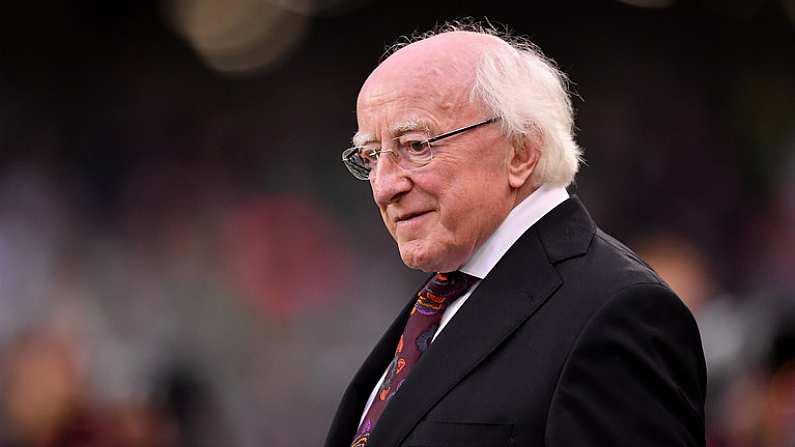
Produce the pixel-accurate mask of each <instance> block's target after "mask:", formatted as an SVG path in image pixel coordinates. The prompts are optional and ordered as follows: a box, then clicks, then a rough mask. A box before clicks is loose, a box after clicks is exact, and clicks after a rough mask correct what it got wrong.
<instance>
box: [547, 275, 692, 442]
mask: <svg viewBox="0 0 795 447" xmlns="http://www.w3.org/2000/svg"><path fill="white" fill-rule="evenodd" d="M705 393H706V367H705V364H704V354H703V351H702V348H701V338H700V335H699V332H698V328H697V326H696V323H695V320H694V319H693V316H692V315H691V314H690V311H689V310H688V309H687V307H685V305H684V304H683V303H682V302H681V301H680V300H679V298H678V297H677V296H676V295H675V294H674V293H673V292H672V291H671V290H670V289H668V288H667V287H665V286H663V285H660V284H642V285H634V286H631V287H629V288H626V289H624V290H623V291H621V292H619V293H618V294H616V295H615V296H614V297H613V298H612V299H610V300H609V301H608V302H607V303H606V304H604V305H603V306H602V308H601V309H599V310H598V311H597V312H596V313H595V314H594V315H593V316H592V317H591V319H590V320H589V322H588V323H587V324H586V325H585V326H584V327H583V329H582V331H581V333H580V334H579V336H578V338H577V340H576V342H575V343H574V346H573V348H572V349H571V351H570V353H569V355H568V358H567V360H566V362H565V363H564V366H563V369H562V372H561V375H560V377H559V379H558V384H557V387H556V389H555V393H554V395H553V398H552V402H551V405H550V409H549V414H548V418H547V428H546V445H547V446H549V447H557V446H599V447H602V446H627V447H630V446H631V447H637V446H666V447H673V446H704V445H705V439H704V399H705Z"/></svg>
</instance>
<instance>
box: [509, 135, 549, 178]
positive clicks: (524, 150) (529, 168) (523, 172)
mask: <svg viewBox="0 0 795 447" xmlns="http://www.w3.org/2000/svg"><path fill="white" fill-rule="evenodd" d="M540 155H541V138H540V135H537V134H535V135H529V136H526V137H524V138H521V139H518V138H517V139H516V141H515V142H514V144H513V151H512V153H511V156H510V158H509V160H508V183H509V184H510V185H511V187H512V188H515V189H519V188H521V187H523V186H524V185H525V184H526V183H527V182H528V179H529V178H530V176H531V175H532V174H533V171H535V168H536V164H538V158H539V156H540Z"/></svg>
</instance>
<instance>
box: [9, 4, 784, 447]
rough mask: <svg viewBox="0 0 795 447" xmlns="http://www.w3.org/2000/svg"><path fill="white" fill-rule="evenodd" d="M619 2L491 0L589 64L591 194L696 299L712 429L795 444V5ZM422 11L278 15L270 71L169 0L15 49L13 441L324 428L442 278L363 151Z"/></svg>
mask: <svg viewBox="0 0 795 447" xmlns="http://www.w3.org/2000/svg"><path fill="white" fill-rule="evenodd" d="M198 3H207V2H197V4H198ZM237 3H240V4H244V3H245V4H254V3H256V2H246V1H242V0H240V1H239V2H237ZM271 3H272V5H271V6H269V8H273V7H274V6H273V5H275V4H280V3H283V2H271ZM287 3H289V2H287ZM297 3H298V4H301V5H304V4H306V5H308V4H311V3H312V2H297ZM321 3H322V2H321ZM330 3H334V4H337V3H338V4H344V3H346V2H343V1H340V2H330ZM347 3H351V2H347ZM362 3H366V2H362ZM447 3H450V5H448V9H444V8H445V7H444V6H438V9H439V10H438V11H436V12H437V13H438V14H446V15H448V16H449V15H452V14H455V13H459V12H461V11H459V10H458V9H456V8H457V7H454V6H452V4H453V3H454V2H447ZM447 3H445V2H440V5H447ZM594 3H597V2H594ZM607 3H610V4H611V6H608V7H605V10H606V12H604V15H603V16H599V17H598V20H594V19H593V18H592V17H589V16H588V14H585V13H584V14H583V15H582V16H580V15H569V14H568V12H565V13H564V12H563V11H560V10H555V9H554V8H552V10H551V11H549V12H548V13H547V14H548V15H547V16H546V17H547V18H550V17H562V18H561V19H559V20H561V21H563V22H565V23H559V22H556V21H555V20H552V19H549V20H550V21H549V22H545V21H543V20H541V19H537V20H539V21H538V22H534V21H533V20H535V19H531V18H527V19H526V20H523V19H520V18H517V16H516V11H514V10H511V9H510V7H508V6H505V7H503V9H500V8H499V7H497V6H493V8H492V11H494V12H493V13H492V17H493V18H496V19H502V20H504V21H506V22H510V23H511V25H512V26H513V27H514V28H515V29H516V30H517V31H518V32H520V33H528V34H530V36H531V37H532V38H534V39H537V40H540V41H539V42H538V43H539V44H540V45H541V47H542V48H544V49H545V50H546V51H547V52H548V53H549V54H550V55H551V56H553V57H554V58H556V59H557V60H558V62H559V63H560V64H561V66H562V68H563V69H564V71H567V72H568V73H569V74H570V75H571V77H572V78H573V79H574V80H575V81H576V82H577V85H576V88H577V91H578V92H579V94H580V95H581V96H582V98H584V100H580V99H578V100H577V101H576V102H575V105H576V108H577V123H578V128H579V129H580V134H579V137H578V141H579V142H580V144H581V145H582V146H583V147H584V148H585V151H586V152H585V156H586V159H587V162H588V163H587V165H586V166H584V167H583V170H582V172H581V174H580V175H579V176H578V180H577V184H576V185H575V186H574V187H572V189H571V192H572V193H575V194H578V195H580V196H581V197H582V198H583V200H584V202H585V203H586V204H587V205H588V206H589V208H590V209H591V210H592V212H593V214H594V217H595V219H596V221H597V222H598V223H599V224H600V225H601V226H602V228H603V229H604V230H605V231H607V232H608V233H611V234H614V235H616V236H618V237H619V238H620V239H622V240H625V241H627V242H628V243H629V245H630V247H631V248H633V249H635V250H636V251H638V252H639V253H640V254H641V256H642V257H644V258H645V259H647V260H648V262H649V263H650V264H651V265H652V266H653V267H654V268H655V269H656V270H657V271H658V272H659V273H660V274H661V276H662V277H663V278H664V279H666V280H667V281H668V282H669V283H670V285H671V286H672V288H673V289H674V290H675V291H677V293H678V294H679V295H680V296H681V297H682V299H683V300H684V301H685V302H686V303H687V305H688V306H689V307H690V308H691V310H692V311H693V313H694V315H695V316H696V318H697V321H698V323H699V326H700V329H701V334H702V340H703V344H704V350H705V354H706V359H707V366H708V373H709V391H708V408H707V416H708V421H707V423H708V427H707V429H708V445H709V446H710V447H753V446H759V447H792V446H795V106H793V102H792V101H791V98H793V97H795V66H794V65H793V64H795V61H793V60H792V58H791V55H792V54H795V52H793V51H792V50H793V49H795V39H793V35H794V34H795V26H793V25H792V23H795V22H792V23H790V22H787V21H786V19H784V18H781V17H779V16H780V15H781V14H780V10H779V9H776V7H773V6H770V7H768V8H767V9H765V8H761V12H757V13H756V15H753V16H742V17H739V18H738V17H725V16H720V15H717V16H716V15H714V14H713V13H704V12H703V11H701V10H698V11H696V12H693V11H688V10H685V11H682V10H681V8H680V9H679V10H676V11H674V12H658V11H654V12H648V11H640V10H635V9H633V8H631V7H629V6H622V5H618V6H616V5H613V4H612V3H614V2H605V4H607ZM663 3H665V2H663ZM669 3H673V2H669ZM768 3H769V4H774V3H775V4H778V3H777V2H768ZM169 4H174V5H177V6H178V7H176V8H172V9H171V10H170V14H176V12H179V11H182V13H185V11H188V12H191V11H193V12H192V14H194V15H190V14H188V15H187V16H185V17H182V19H181V20H182V22H180V23H181V25H180V26H182V27H183V28H184V29H182V33H183V34H184V35H185V36H188V37H184V36H183V37H182V38H185V39H187V38H190V39H197V38H199V37H201V38H202V39H207V38H208V36H212V35H215V34H213V33H211V32H208V33H204V34H202V32H201V31H202V30H203V29H204V28H201V27H199V28H196V27H197V26H198V25H197V23H198V22H197V21H196V20H199V19H198V18H196V17H200V18H203V19H202V20H209V23H215V22H213V20H211V19H213V18H214V17H216V14H220V13H221V12H219V11H220V10H218V9H212V8H210V9H201V10H198V9H197V10H191V9H190V8H189V7H188V6H190V4H191V2H169ZM180 8H182V9H180ZM186 8H187V9H186ZM593 8H597V9H598V8H599V7H593ZM771 8H772V9H771ZM222 9H224V8H222ZM471 9H472V10H470V11H464V12H468V13H470V14H476V13H477V11H480V10H479V9H477V8H476V7H474V6H473V7H472V8H471ZM481 9H482V8H481ZM422 10H423V9H422V8H421V7H420V6H418V7H417V8H414V9H412V8H411V7H408V8H407V9H406V8H402V9H397V8H392V9H388V10H386V11H382V10H381V9H379V8H378V7H376V6H373V5H370V6H361V7H360V8H359V9H356V8H353V7H352V6H350V7H349V9H347V10H344V11H342V12H339V13H338V15H336V16H333V17H332V16H329V17H325V18H323V17H321V18H306V17H304V18H303V19H301V21H300V23H301V25H300V27H297V25H295V26H293V25H291V27H287V28H279V27H278V26H275V25H274V26H275V28H274V30H275V31H274V30H271V31H272V32H273V33H276V34H275V35H277V36H278V35H279V33H284V32H286V31H285V30H292V29H299V28H300V32H301V37H295V38H292V37H291V38H290V39H289V45H288V47H289V48H287V47H284V48H282V47H280V48H279V49H278V50H279V56H278V58H279V59H278V61H276V62H273V60H275V59H273V58H274V57H276V56H272V57H271V56H268V57H270V59H268V58H266V59H267V60H268V61H270V62H269V63H272V64H274V65H272V66H270V68H267V69H265V70H261V71H258V72H256V73H253V74H249V75H248V76H247V77H245V76H242V75H241V74H240V72H235V73H234V75H233V76H226V75H224V74H223V73H220V72H216V71H213V70H219V68H218V67H219V66H222V67H226V68H228V67H230V66H233V67H241V65H240V64H241V62H240V60H239V59H230V58H223V57H222V58H220V59H218V54H217V53H213V57H214V59H212V62H208V60H207V58H208V57H209V56H208V55H207V54H205V53H202V54H198V53H193V52H192V51H198V50H196V48H197V47H198V46H201V48H203V49H204V50H206V49H207V48H211V49H218V48H222V47H223V45H220V46H218V45H217V46H210V47H208V46H207V44H206V42H205V41H203V40H202V41H200V42H199V43H197V41H196V40H193V41H191V42H190V44H189V45H188V44H186V45H185V46H183V45H181V44H179V42H180V41H179V38H177V37H174V35H173V34H172V33H171V32H170V31H167V30H166V29H167V28H168V26H171V25H164V23H163V21H164V19H162V17H163V15H162V14H164V13H163V12H162V11H161V10H160V9H157V8H155V10H154V11H148V12H146V14H144V13H140V14H139V15H135V14H133V15H132V17H134V19H119V18H118V17H117V18H115V19H108V20H107V22H101V23H103V25H91V26H96V28H95V29H92V30H91V32H90V33H89V34H90V36H91V37H86V36H85V35H82V37H78V38H64V39H65V42H67V43H65V44H63V47H57V46H56V47H53V48H55V49H53V48H50V47H49V46H46V47H45V46H44V44H43V43H41V42H39V41H33V40H32V41H31V42H29V43H30V45H31V48H33V50H30V49H29V48H28V50H30V51H28V50H25V51H23V50H19V49H17V50H15V51H9V52H7V53H0V57H2V59H0V64H2V65H0V67H2V68H3V70H0V97H3V98H4V100H3V101H2V102H1V103H0V364H2V367H1V368H0V447H12V446H13V447H55V446H66V447H69V446H97V447H112V446H130V447H132V446H153V447H160V446H163V447H165V446H168V447H171V446H219V445H223V446H242V447H248V446H260V445H268V446H315V445H319V444H320V443H321V442H322V439H323V437H324V435H325V430H326V429H327V427H328V424H329V423H330V418H331V416H332V414H333V411H334V409H335V406H336V403H337V402H338V399H339V396H340V395H341V393H342V391H343V389H344V387H345V386H346V385H347V382H348V380H349V379H350V377H351V376H352V375H353V373H354V372H355V368H356V367H357V366H358V365H359V364H360V363H361V361H362V359H363V358H364V356H365V355H366V354H367V352H368V351H369V349H370V348H371V347H372V346H373V345H374V343H375V341H376V340H377V339H378V337H380V335H381V333H382V331H383V330H385V328H386V327H387V325H388V324H389V323H390V322H391V319H392V317H393V316H394V315H395V314H396V313H397V311H398V309H399V308H400V307H402V305H403V304H404V303H405V301H406V300H407V299H409V297H408V295H407V294H410V293H411V292H412V291H413V290H415V289H416V287H417V285H418V283H419V281H421V278H423V277H424V276H423V275H422V274H419V273H416V272H411V271H408V270H407V269H406V268H405V267H403V266H402V264H401V263H400V259H399V257H398V256H397V254H396V252H395V248H394V246H393V244H392V242H391V240H390V239H389V237H388V234H387V233H386V231H385V230H384V229H383V228H382V224H381V222H380V217H379V216H378V213H377V211H376V210H375V209H374V207H373V206H372V204H371V198H370V195H369V190H368V188H367V185H366V184H365V183H356V182H355V181H354V180H352V179H350V178H349V176H348V175H347V173H346V171H345V168H344V167H343V166H342V164H341V163H340V162H339V154H340V152H341V151H342V149H344V148H345V147H346V145H347V144H348V143H349V139H350V137H351V135H352V133H353V132H354V131H355V125H356V124H355V116H354V113H353V110H354V100H355V97H356V91H357V89H358V86H359V85H360V83H361V82H362V81H363V80H364V78H365V76H366V75H367V73H368V72H369V70H371V69H372V68H373V66H374V64H375V63H376V61H377V59H378V56H379V54H380V51H381V50H382V49H383V45H384V44H386V43H388V42H390V41H392V40H394V39H395V38H396V37H397V36H398V35H399V34H400V33H406V32H407V31H411V30H412V29H413V28H415V27H419V28H422V27H426V28H427V27H429V26H431V25H433V23H434V20H435V17H428V18H427V19H426V20H423V21H422V22H418V19H417V14H418V12H419V11H422ZM136 11H137V10H136ZM175 11H176V12H175ZM197 11H198V12H197ZM122 12H124V13H125V14H126V13H129V11H122ZM593 12H594V10H591V11H590V13H593ZM28 13H29V14H30V12H28ZM260 13H262V11H260ZM298 13H299V12H296V11H288V12H283V13H280V14H288V15H289V14H298ZM147 14H149V15H147ZM186 14H187V13H186ZM653 14H664V15H663V16H662V17H664V18H665V20H659V19H658V18H657V17H658V16H654V15H653ZM665 14H667V15H665ZM128 15H129V14H128ZM142 16H143V17H144V18H146V17H148V19H146V20H149V21H148V22H147V21H146V20H144V19H142V18H141V17H142ZM150 16H151V17H150ZM235 16H236V17H237V18H238V19H240V20H247V16H246V15H245V14H236V15H235ZM495 16H496V17H495ZM501 16H502V17H501ZM781 16H782V17H783V15H781ZM6 17H8V16H6ZM64 17H68V15H64ZM771 17H777V18H779V19H780V21H775V20H773V19H771ZM194 19H195V20H194ZM17 20H20V23H24V21H22V20H21V19H17ZM48 20H51V21H50V22H48V23H49V25H52V20H55V19H48ZM58 20H61V19H58ZM63 20H67V19H63ZM69 20H71V19H69ZM86 20H88V21H89V22H90V24H94V23H95V22H96V21H97V20H98V19H97V17H96V16H91V17H89V18H88V19H86ZM771 20H772V21H771ZM609 21H612V22H613V24H612V25H610V24H605V23H604V22H609ZM139 22H141V23H144V24H141V23H139ZM363 22H368V23H370V24H371V25H372V29H378V30H379V31H378V32H379V34H373V35H371V36H369V37H368V38H367V39H363V38H362V33H361V29H362V28H361V23H363ZM254 23H260V22H258V21H256V20H255V21H254ZM291 23H293V22H291ZM296 23H297V22H296ZM20 26H21V25H20ZM87 26H89V25H87V24H86V23H82V22H81V26H75V27H70V26H66V25H61V27H60V28H59V27H57V26H56V27H53V26H50V28H51V29H55V30H56V31H52V30H51V31H49V32H50V33H51V34H42V35H45V36H50V37H51V38H58V37H59V36H61V37H62V35H59V34H58V32H64V31H63V30H64V29H69V30H70V31H69V32H70V33H72V32H73V31H74V30H73V28H74V29H82V28H81V27H87ZM296 27H297V28H296ZM233 28H235V27H231V28H230V29H233ZM4 29H7V27H5V28H4ZM118 29H122V30H123V31H122V32H117V31H118ZM235 29H236V28H235ZM561 29H567V30H575V29H576V30H577V31H576V32H573V31H572V32H566V33H563V32H561V31H560V30H561ZM740 29H742V30H743V32H742V33H740V32H739V30H740ZM58 30H60V31H58ZM746 30H750V31H752V32H748V33H746V32H745V31H746ZM211 31H212V30H211ZM215 31H218V29H215ZM218 32H220V31H218ZM42 33H44V31H42ZM91 33H94V34H91ZM103 33H106V34H103ZM626 33H633V34H632V36H633V37H632V38H631V39H628V38H627V34H626ZM78 34H79V33H78ZM68 35H69V36H71V34H68ZM64 36H65V35H64ZM96 36H100V37H102V36H110V37H108V38H107V39H104V40H103V38H99V39H95V37H96ZM197 36H198V37H197ZM595 36H596V37H595ZM41 39H42V41H43V39H44V38H43V37H42V38H41ZM69 39H72V40H69ZM257 39H260V40H262V41H267V39H266V38H265V37H264V35H257ZM365 40H366V41H365ZM584 40H587V41H588V42H587V43H588V44H587V45H584V44H583V41H584ZM3 41H5V42H9V41H11V39H3ZM75 43H80V44H81V45H82V46H76V45H73V44H75ZM86 44H87V45H86ZM47 45H50V44H49V43H48V44H47ZM202 45H204V46H202ZM45 48H49V49H50V53H45V54H50V55H51V58H41V59H39V58H31V57H30V56H29V54H31V53H40V52H43V50H44V49H45ZM58 48H60V50H58ZM191 48H192V49H191ZM34 50H35V51H34ZM59 51H62V52H64V53H65V54H69V55H71V56H69V57H78V58H83V59H79V60H77V61H74V60H72V59H69V57H65V56H61V59H59V55H58V54H56V53H58V52H59ZM84 53H85V54H87V56H82V55H83V54H84ZM257 54H259V55H260V56H261V55H262V54H261V53H257ZM74 55H78V56H74ZM705 55H706V56H705ZM751 56H753V58H751ZM53 60H54V61H55V62H53ZM199 60H203V61H204V63H206V66H204V65H202V64H201V63H200V62H198V61H199ZM605 60H607V61H609V62H608V63H605ZM14 63H20V64H23V65H19V66H17V65H14ZM24 64H28V65H24ZM219 64H220V65H219ZM230 64H231V65H230ZM20 67H22V68H20ZM30 67H33V68H30ZM246 67H248V68H250V67H249V66H248V65H246ZM42 86H44V87H42Z"/></svg>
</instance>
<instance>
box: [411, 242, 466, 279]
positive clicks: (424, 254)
mask: <svg viewBox="0 0 795 447" xmlns="http://www.w3.org/2000/svg"><path fill="white" fill-rule="evenodd" d="M428 245H429V244H427V243H423V242H422V241H410V242H406V243H403V244H398V247H399V250H400V258H401V259H402V260H403V263H404V264H406V266H407V267H409V268H411V269H414V270H421V271H423V272H427V273H433V272H450V271H453V270H455V269H457V268H458V267H459V266H460V265H461V264H463V262H457V261H454V260H453V257H452V256H450V253H449V250H445V249H444V248H443V247H433V246H428Z"/></svg>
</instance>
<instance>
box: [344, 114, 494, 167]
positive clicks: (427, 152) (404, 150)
mask: <svg viewBox="0 0 795 447" xmlns="http://www.w3.org/2000/svg"><path fill="white" fill-rule="evenodd" d="M497 120H498V118H490V119H487V120H486V121H481V122H479V123H475V124H470V125H469V126H465V127H461V128H459V129H455V130H451V131H449V132H445V133H443V134H441V135H436V136H433V137H428V138H421V139H411V138H406V139H405V140H404V141H401V139H400V138H398V139H397V144H396V145H395V149H365V148H362V147H357V146H354V147H351V148H348V149H346V150H345V151H344V152H343V153H342V162H343V163H345V167H346V168H348V171H350V172H351V174H353V176H354V177H356V178H357V179H359V180H370V174H371V173H372V172H373V168H375V166H376V164H377V163H378V159H379V158H381V154H387V153H388V154H392V157H393V159H394V161H395V162H397V164H398V165H399V166H400V167H402V168H404V169H414V168H419V167H421V166H425V165H427V164H428V163H430V162H431V160H433V147H432V146H431V144H432V143H434V142H436V141H439V140H442V139H445V138H448V137H452V136H453V135H458V134H460V133H464V132H467V131H469V130H472V129H475V128H478V127H480V126H485V125H486V124H491V123H493V122H495V121H497Z"/></svg>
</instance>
